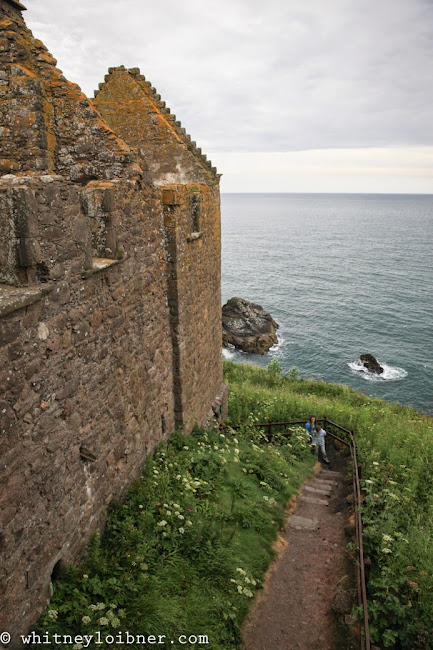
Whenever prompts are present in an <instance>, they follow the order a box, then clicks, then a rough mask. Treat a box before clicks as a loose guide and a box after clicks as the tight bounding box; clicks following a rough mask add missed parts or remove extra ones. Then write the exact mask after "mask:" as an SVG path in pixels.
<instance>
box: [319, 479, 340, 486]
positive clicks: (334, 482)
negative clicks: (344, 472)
mask: <svg viewBox="0 0 433 650" xmlns="http://www.w3.org/2000/svg"><path fill="white" fill-rule="evenodd" d="M314 482H315V483H323V485H326V486H328V485H329V486H332V487H336V486H337V485H338V483H337V481H333V480H332V479H329V480H327V481H326V480H325V479H322V478H315V479H314Z"/></svg>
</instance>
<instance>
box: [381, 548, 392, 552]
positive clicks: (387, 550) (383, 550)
mask: <svg viewBox="0 0 433 650" xmlns="http://www.w3.org/2000/svg"><path fill="white" fill-rule="evenodd" d="M382 553H392V551H391V549H390V548H383V549H382Z"/></svg>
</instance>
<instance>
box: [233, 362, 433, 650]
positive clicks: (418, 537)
mask: <svg viewBox="0 0 433 650" xmlns="http://www.w3.org/2000/svg"><path fill="white" fill-rule="evenodd" d="M224 369H225V377H226V381H227V382H228V384H229V387H230V401H229V414H230V422H231V423H240V422H246V421H248V422H251V423H253V422H257V421H260V422H263V421H265V422H267V421H269V420H271V421H272V420H273V421H278V420H292V419H293V420H295V419H299V418H304V417H306V415H307V414H310V413H315V414H316V415H317V417H323V416H324V415H325V414H326V416H327V417H328V418H329V419H330V420H332V421H334V422H337V423H338V424H340V425H342V426H344V427H346V428H348V429H353V430H354V432H355V437H356V440H357V443H358V454H359V460H360V463H361V464H362V482H361V483H362V488H363V491H364V495H365V500H364V503H363V521H364V524H365V530H364V550H365V554H366V557H368V558H369V559H370V560H371V567H370V568H369V570H368V598H369V619H370V622H371V627H370V632H371V636H372V640H373V641H374V642H376V643H379V644H380V645H382V646H384V647H392V648H408V649H409V648H411V649H414V648H433V483H432V476H433V420H432V418H431V417H428V416H425V415H422V414H420V413H418V412H416V411H414V410H413V409H412V408H409V407H405V406H399V405H392V404H389V403H387V402H384V401H382V400H378V399H373V398H371V397H368V396H366V395H363V394H362V393H358V392H355V391H353V390H351V389H350V388H348V387H347V386H340V385H336V384H326V383H324V382H317V381H313V380H311V381H310V380H302V379H297V378H296V373H295V372H293V371H292V373H291V377H282V376H281V374H280V372H279V369H278V368H277V367H276V364H274V366H273V367H272V368H271V369H269V370H271V371H269V370H266V369H263V368H258V367H257V366H251V365H244V364H242V365H239V364H234V363H232V362H226V363H225V368H224Z"/></svg>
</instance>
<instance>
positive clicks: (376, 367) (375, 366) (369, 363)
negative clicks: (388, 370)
mask: <svg viewBox="0 0 433 650" xmlns="http://www.w3.org/2000/svg"><path fill="white" fill-rule="evenodd" d="M360 359H361V363H362V365H363V366H364V368H367V370H368V371H369V372H372V373H374V374H375V375H381V374H382V373H383V368H382V366H381V365H380V363H379V362H378V360H377V359H375V358H374V357H373V355H372V354H361V356H360Z"/></svg>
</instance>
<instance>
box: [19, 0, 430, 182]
mask: <svg viewBox="0 0 433 650" xmlns="http://www.w3.org/2000/svg"><path fill="white" fill-rule="evenodd" d="M23 2H24V4H25V5H26V6H27V9H28V10H27V11H26V12H24V17H25V20H26V22H27V24H28V26H29V27H30V28H31V29H32V31H33V33H34V35H35V36H36V37H37V38H40V39H41V40H42V41H43V42H44V43H45V45H46V46H47V47H48V49H49V50H50V51H51V53H52V54H53V55H54V56H55V57H56V58H57V60H58V66H59V67H60V68H61V69H62V70H63V73H64V74H65V76H66V77H67V78H68V79H70V80H71V81H73V82H75V83H78V84H79V85H80V86H81V88H82V90H83V91H84V92H85V93H86V94H87V95H88V96H89V97H93V91H94V89H95V88H97V87H98V83H99V82H101V81H103V79H104V75H105V74H106V73H107V69H108V67H110V66H117V65H122V64H123V65H125V66H126V67H139V68H140V70H141V73H142V74H144V75H145V76H146V78H147V79H148V80H149V81H151V82H152V84H153V86H155V87H156V88H157V91H158V92H159V93H160V94H161V96H162V99H163V100H164V101H166V103H167V106H169V107H170V108H171V110H172V112H173V113H175V114H176V115H177V118H178V119H179V120H181V122H182V125H183V126H184V127H185V128H186V129H187V132H188V133H190V134H191V136H192V138H193V140H195V141H197V144H198V146H201V147H202V149H203V151H204V152H205V153H206V154H207V156H208V158H210V159H211V160H212V162H213V163H214V164H215V165H216V166H217V167H218V171H219V172H220V173H222V174H223V177H222V181H221V187H222V191H223V192H385V193H394V192H395V193H429V194H430V193H433V120H432V113H433V109H432V107H433V1H432V0H362V1H360V0H326V1H324V0H267V1H266V2H263V0H206V1H205V2H203V0H182V2H179V0H165V1H164V2H163V3H162V2H160V3H156V2H146V1H144V2H143V0H104V1H102V0H93V1H92V2H89V0H73V1H72V2H59V0H23Z"/></svg>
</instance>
